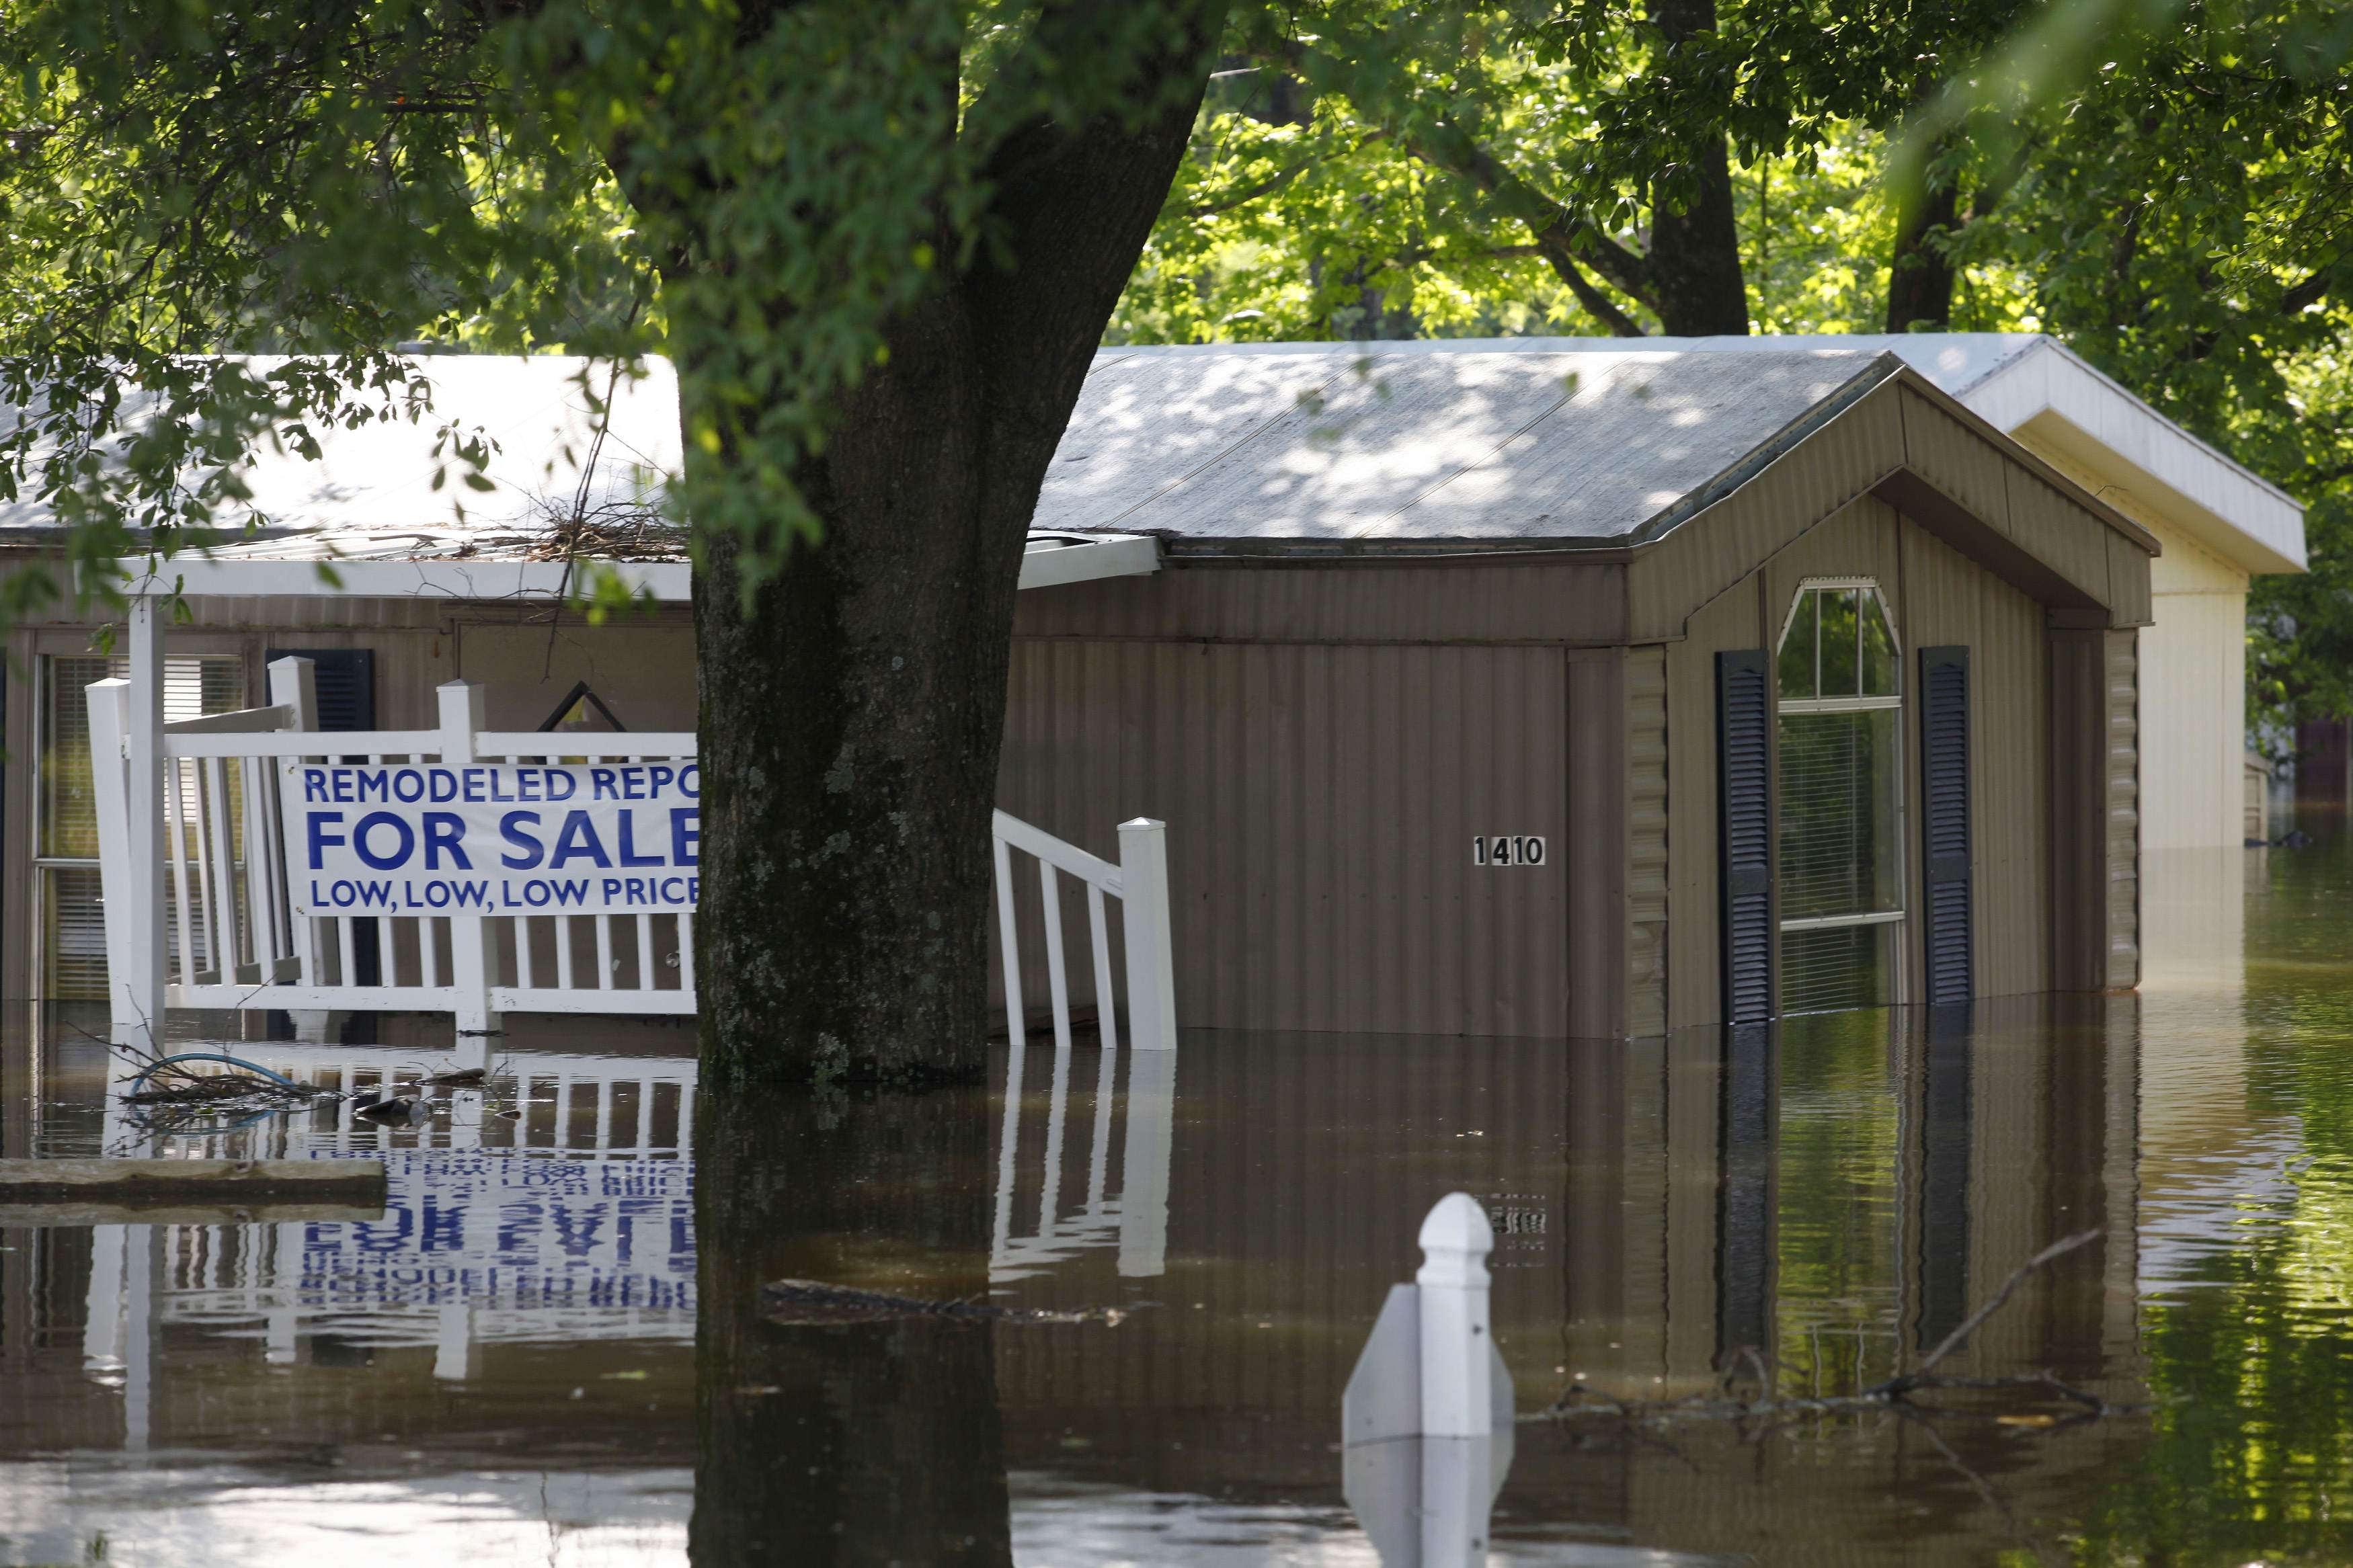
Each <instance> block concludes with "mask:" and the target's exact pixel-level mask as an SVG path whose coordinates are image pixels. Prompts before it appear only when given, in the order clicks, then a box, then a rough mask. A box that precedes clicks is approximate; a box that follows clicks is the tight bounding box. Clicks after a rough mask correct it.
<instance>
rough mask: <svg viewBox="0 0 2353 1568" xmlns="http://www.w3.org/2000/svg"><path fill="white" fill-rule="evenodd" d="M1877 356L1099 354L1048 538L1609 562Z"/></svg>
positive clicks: (1361, 348) (1057, 481)
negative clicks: (1504, 549)
mask: <svg viewBox="0 0 2353 1568" xmlns="http://www.w3.org/2000/svg"><path fill="white" fill-rule="evenodd" d="M1877 359H1878V356H1877V355H1875V354H1873V353H1867V352H1863V351H1861V350H1856V349H1848V348H1841V349H1829V350H1820V349H1809V350H1797V351H1792V352H1790V353H1767V354H1753V355H1744V356H1742V357H1741V358H1740V359H1739V360H1738V361H1737V362H1735V361H1734V360H1732V359H1730V358H1729V357H1728V356H1724V355H1714V354H1697V353H1683V352H1676V351H1674V350H1672V349H1669V350H1660V349H1654V348H1651V347H1650V346H1648V345H1644V346H1642V347H1639V348H1635V347H1630V346H1629V345H1627V344H1625V343H1623V342H1621V343H1620V344H1618V345H1616V346H1615V348H1613V349H1612V350H1609V351H1608V352H1603V351H1600V350H1598V349H1590V348H1586V347H1584V346H1582V345H1579V346H1576V347H1570V348H1557V349H1556V348H1555V347H1553V346H1552V345H1550V344H1548V343H1546V342H1540V341H1538V342H1529V341H1514V342H1447V341H1438V342H1403V343H1390V342H1383V343H1285V344H1253V345H1246V346H1243V345H1233V346H1229V345H1211V346H1206V347H1199V348H1186V349H1174V350H1172V349H1153V350H1142V351H1123V350H1117V349H1111V350H1105V351H1103V353H1101V354H1099V355H1098V356H1097V359H1096V363H1095V368H1094V371H1093V373H1092V374H1091V375H1090V376H1089V378H1088V382H1087V385H1086V388H1085V390H1084V392H1083V393H1082V395H1081V396H1080V399H1079V405H1078V407H1077V409H1076V410H1075V411H1074V412H1073V414H1072V416H1071V424H1070V427H1069V430H1068V432H1067V433H1066V434H1065V435H1064V437H1063V438H1062V443H1061V447H1060V450H1059V452H1058V453H1057V454H1056V457H1055V460H1054V464H1053V467H1052V468H1051V469H1050V471H1049V474H1048V478H1047V479H1046V484H1045V488H1044V491H1043V493H1042V494H1041V495H1040V497H1039V503H1038V510H1037V514H1036V526H1038V527H1040V528H1060V529H1072V530H1096V529H1116V530H1120V531H1131V532H1150V533H1155V534H1158V535H1161V536H1162V537H1164V538H1175V539H1199V540H1213V539H1214V540H1229V541H1240V540H1270V541H1271V540H1284V541H1294V542H1327V543H1337V542H1346V541H1366V542H1375V541H1464V542H1509V541H1514V540H1525V541H1538V540H1542V541H1547V542H1566V543H1572V544H1574V543H1584V544H1590V545H1609V544H1616V543H1624V542H1632V541H1634V540H1636V539H1638V538H1639V537H1641V535H1642V533H1643V531H1644V525H1645V524H1648V523H1650V522H1651V521H1653V520H1654V519H1658V518H1660V517H1661V516H1662V514H1664V513H1666V512H1668V511H1670V510H1673V509H1674V508H1675V507H1676V506H1677V505H1678V503H1680V502H1682V501H1683V500H1684V498H1686V497H1688V496H1691V495H1694V493H1695V492H1698V491H1700V490H1702V489H1704V488H1706V487H1707V485H1708V483H1709V481H1711V480H1713V479H1716V478H1717V477H1718V476H1719V475H1722V474H1724V473H1725V472H1726V470H1728V469H1731V468H1735V467H1736V466H1737V465H1738V464H1739V463H1740V462H1741V460H1742V459H1743V458H1746V457H1747V456H1748V455H1749V454H1750V453H1752V452H1755V451H1756V450H1757V449H1758V448H1759V447H1764V446H1766V445H1767V443H1769V442H1770V441H1772V440H1773V438H1774V437H1776V436H1778V434H1780V433H1781V432H1782V431H1784V430H1786V429H1788V427H1790V426H1792V425H1795V424H1797V423H1799V422H1800V421H1802V420H1804V419H1805V418H1806V417H1807V416H1809V415H1810V414H1812V413H1813V412H1814V411H1816V410H1817V409H1819V408H1820V407H1821V406H1822V405H1824V404H1826V403H1827V402H1829V401H1831V399H1832V398H1833V397H1834V395H1837V394H1838V393H1839V392H1840V391H1841V389H1842V388H1845V387H1847V386H1849V384H1852V383H1854V382H1855V381H1856V380H1857V378H1859V377H1866V376H1871V375H1873V374H1884V372H1883V371H1880V372H1876V373H1875V372H1874V364H1875V362H1877Z"/></svg>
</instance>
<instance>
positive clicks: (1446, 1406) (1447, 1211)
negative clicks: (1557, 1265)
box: [1413, 1193, 1495, 1437]
mask: <svg viewBox="0 0 2353 1568" xmlns="http://www.w3.org/2000/svg"><path fill="white" fill-rule="evenodd" d="M1494 1249H1495V1232H1494V1228H1493V1226H1490V1225H1489V1224H1488V1223H1487V1211H1486V1210H1484V1209H1482V1208H1481V1207H1480V1206H1479V1202H1478V1200H1477V1199H1476V1198H1473V1197H1472V1196H1471V1194H1468V1193H1453V1194H1449V1195H1447V1196H1446V1197H1444V1198H1442V1199H1440V1201H1439V1204H1438V1206H1437V1207H1436V1208H1433V1209H1431V1210H1430V1217H1428V1218H1427V1219H1425V1220H1423V1221H1422V1222H1421V1255H1422V1265H1421V1269H1420V1272H1419V1273H1417V1274H1416V1275H1415V1276H1414V1277H1413V1281H1414V1283H1415V1284H1416V1285H1418V1286H1419V1287H1420V1289H1421V1429H1422V1431H1423V1433H1424V1434H1426V1435H1427V1436H1432V1437H1483V1436H1487V1434H1488V1433H1489V1432H1490V1431H1491V1430H1492V1429H1493V1415H1491V1413H1490V1410H1489V1405H1488V1381H1487V1341H1488V1337H1489V1335H1488V1327H1487V1285H1488V1274H1487V1255H1488V1254H1489V1253H1490V1252H1493V1250H1494Z"/></svg>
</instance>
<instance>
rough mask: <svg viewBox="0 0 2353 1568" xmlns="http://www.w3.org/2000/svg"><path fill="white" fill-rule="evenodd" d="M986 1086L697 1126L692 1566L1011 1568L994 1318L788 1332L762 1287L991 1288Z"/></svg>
mask: <svg viewBox="0 0 2353 1568" xmlns="http://www.w3.org/2000/svg"><path fill="white" fill-rule="evenodd" d="M982 1093H983V1091H982V1090H980V1089H977V1088H974V1089H950V1090H934V1091H931V1092H929V1093H923V1094H881V1095H866V1094H861V1095H857V1096H855V1097H854V1098H852V1097H847V1096H841V1095H833V1096H826V1097H820V1096H814V1095H809V1094H806V1093H794V1092H791V1091H768V1092H765V1093H763V1092H759V1091H741V1090H739V1091H735V1092H732V1093H726V1094H720V1095H708V1096H705V1097H704V1099H703V1101H702V1107H701V1111H700V1115H699V1117H698V1119H697V1121H696V1126H695V1133H696V1137H695V1145H696V1149H695V1155H696V1169H695V1227H696V1228H695V1247H696V1260H697V1263H696V1279H697V1297H696V1327H695V1427H696V1438H697V1443H696V1448H697V1458H696V1461H695V1477H694V1479H695V1488H694V1521H693V1524H692V1526H691V1531H690V1536H689V1547H690V1553H691V1557H692V1559H693V1562H694V1563H695V1564H696V1568H760V1565H763V1564H776V1565H777V1568H823V1565H825V1564H829V1563H872V1564H877V1565H878V1568H879V1565H880V1564H884V1563H944V1564H971V1565H974V1568H1009V1565H1010V1564H1011V1563H1012V1561H1013V1548H1012V1540H1011V1533H1010V1532H1011V1521H1010V1517H1009V1513H1008V1505H1007V1499H1006V1484H1005V1456H1004V1440H1003V1436H1002V1429H1001V1427H1000V1425H999V1421H998V1416H997V1366H996V1358H995V1348H994V1341H993V1335H992V1332H991V1330H990V1327H989V1325H987V1324H986V1323H973V1322H960V1321H952V1320H943V1319H937V1318H934V1319H913V1320H907V1321H895V1322H875V1323H860V1324H854V1325H850V1326H848V1327H839V1328H833V1327H806V1326H799V1327H796V1326H787V1325H783V1324H778V1323H774V1322H771V1321H768V1320H767V1319H766V1318H765V1316H764V1315H763V1313H762V1310H761V1308H762V1303H761V1299H760V1288H761V1286H763V1285H765V1284H766V1283H768V1282H769V1281H771V1280H776V1279H818V1280H822V1281H824V1282H826V1283H828V1284H842V1285H849V1286H852V1287H856V1288H863V1289H871V1290H881V1291H885V1292H888V1293H890V1294H892V1295H902V1296H914V1297H918V1298H922V1299H925V1300H955V1299H962V1298H965V1297H972V1296H979V1295H982V1294H985V1293H986V1292H987V1289H988V1234H989V1232H988V1222H989V1212H988V1194H989V1191H990V1188H991V1185H992V1176H993V1173H992V1172H991V1171H990V1169H989V1166H988V1126H989V1120H988V1117H987V1106H986V1105H985V1104H984V1103H983V1102H982Z"/></svg>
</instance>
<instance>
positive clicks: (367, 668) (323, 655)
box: [268, 647, 384, 1043]
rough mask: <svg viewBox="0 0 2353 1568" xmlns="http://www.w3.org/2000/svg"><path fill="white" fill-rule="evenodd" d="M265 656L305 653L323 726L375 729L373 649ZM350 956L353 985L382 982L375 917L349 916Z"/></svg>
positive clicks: (279, 652) (276, 653)
mask: <svg viewBox="0 0 2353 1568" xmlns="http://www.w3.org/2000/svg"><path fill="white" fill-rule="evenodd" d="M268 657H269V658H270V659H273V660H275V659H280V658H307V659H309V660H310V661H311V682H312V686H313V689H315V691H316V692H317V694H318V699H319V728H320V729H321V730H322V731H324V730H332V731H353V730H373V729H375V649H374V648H372V647H277V648H271V649H270V650H269V655H268ZM343 761H344V762H347V763H364V762H365V761H367V759H366V758H365V757H360V756H353V757H345V758H343ZM352 958H353V965H354V969H355V973H353V975H352V976H351V981H352V984H356V985H381V984H384V955H383V952H382V950H381V949H380V948H379V947H378V945H377V940H376V931H375V920H374V919H373V918H370V919H364V920H354V921H352ZM353 1043H356V1042H353Z"/></svg>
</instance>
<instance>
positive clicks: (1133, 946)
mask: <svg viewBox="0 0 2353 1568" xmlns="http://www.w3.org/2000/svg"><path fill="white" fill-rule="evenodd" d="M1119 874H1120V882H1121V885H1122V892H1121V895H1120V912H1121V914H1122V915H1123V916H1124V918H1125V920H1126V923H1127V1035H1128V1045H1129V1047H1131V1048H1132V1049H1134V1050H1139V1051H1169V1050H1175V1049H1176V958H1175V939H1174V937H1173V935H1172V933H1171V932H1170V931H1169V918H1168V828H1167V825H1166V824H1165V823H1159V822H1155V821H1153V820H1152V819H1151V818H1149V817H1145V816H1139V817H1137V818H1135V819H1134V821H1132V822H1123V823H1121V824H1120V825H1119ZM1098 1005H1102V1004H1100V1003H1099V1004H1098Z"/></svg>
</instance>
